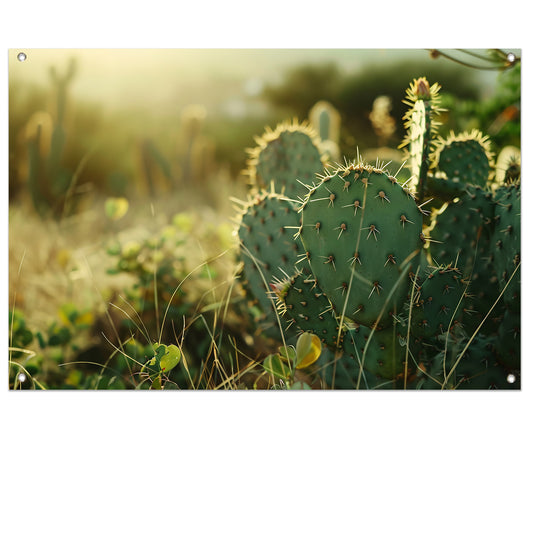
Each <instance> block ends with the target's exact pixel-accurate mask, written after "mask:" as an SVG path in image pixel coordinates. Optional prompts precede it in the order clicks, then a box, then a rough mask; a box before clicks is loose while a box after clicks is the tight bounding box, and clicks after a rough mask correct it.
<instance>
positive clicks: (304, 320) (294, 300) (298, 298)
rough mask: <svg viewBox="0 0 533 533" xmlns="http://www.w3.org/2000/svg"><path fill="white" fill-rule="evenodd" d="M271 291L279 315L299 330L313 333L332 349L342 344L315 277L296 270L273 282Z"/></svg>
mask: <svg viewBox="0 0 533 533" xmlns="http://www.w3.org/2000/svg"><path fill="white" fill-rule="evenodd" d="M273 291H274V294H275V295H276V296H277V299H278V309H279V311H280V314H281V315H282V316H284V317H285V318H286V319H289V320H291V321H292V322H293V323H295V324H296V326H297V327H298V328H299V329H300V330H301V331H309V332H311V333H314V334H315V335H317V336H318V337H319V339H320V341H321V342H322V343H323V344H326V345H328V346H330V347H331V348H333V349H336V348H339V347H342V335H341V334H340V328H339V323H338V321H337V319H336V317H335V315H334V314H333V310H332V308H331V303H330V302H329V300H328V299H327V297H326V295H325V294H324V293H323V292H322V290H321V289H320V287H319V286H318V284H317V282H316V280H314V279H313V278H312V277H306V276H305V275H304V274H302V273H301V272H298V273H296V274H295V275H294V276H292V277H291V278H288V279H285V280H284V281H282V282H280V283H276V284H273Z"/></svg>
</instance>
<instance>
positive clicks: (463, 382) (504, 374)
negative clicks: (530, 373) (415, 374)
mask: <svg viewBox="0 0 533 533" xmlns="http://www.w3.org/2000/svg"><path fill="white" fill-rule="evenodd" d="M467 342H469V341H468V340H467V338H465V339H463V341H462V342H461V343H457V344H455V345H449V346H448V348H449V349H448V350H447V351H446V352H444V351H443V352H441V353H439V354H438V355H437V356H436V357H435V359H434V361H433V364H432V368H431V374H432V376H433V377H435V378H436V380H437V381H438V382H439V383H440V384H441V385H442V384H443V383H444V368H446V375H447V380H446V384H445V388H457V389H474V390H486V389H516V388H520V383H519V380H516V381H514V382H511V381H509V380H508V376H509V371H508V370H507V369H506V368H505V367H503V366H502V365H500V364H499V363H498V362H497V360H496V356H495V351H494V344H493V340H492V339H491V338H490V337H488V336H485V335H478V336H476V337H475V338H474V339H473V340H472V341H471V342H470V344H469V345H468V347H466V343H467ZM465 347H466V350H465ZM452 370H453V372H452ZM439 388H440V387H439Z"/></svg>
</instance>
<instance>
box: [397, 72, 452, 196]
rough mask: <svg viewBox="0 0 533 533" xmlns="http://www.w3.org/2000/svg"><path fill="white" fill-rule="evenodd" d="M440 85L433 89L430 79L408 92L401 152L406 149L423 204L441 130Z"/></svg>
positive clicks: (419, 82)
mask: <svg viewBox="0 0 533 533" xmlns="http://www.w3.org/2000/svg"><path fill="white" fill-rule="evenodd" d="M439 91H440V85H439V84H438V83H434V84H433V85H431V86H430V85H429V83H428V81H427V80H426V78H418V79H416V80H413V81H412V82H411V84H410V85H409V88H408V89H407V92H406V99H405V100H404V103H406V104H407V105H408V106H409V109H408V111H407V113H406V114H405V116H404V120H405V124H406V130H407V133H406V135H405V138H404V140H403V142H402V143H401V144H400V146H399V148H405V147H407V148H406V150H407V160H408V162H409V168H410V169H411V173H412V175H413V177H414V179H415V183H417V194H418V198H419V200H420V201H422V200H423V199H424V195H425V188H426V177H427V173H428V169H429V165H430V148H431V143H432V141H433V137H434V136H435V134H436V132H437V130H438V127H439V126H440V124H439V123H438V122H437V120H436V119H437V117H438V115H439V114H440V113H441V111H442V109H440V107H439V105H440V99H441V98H440V95H439Z"/></svg>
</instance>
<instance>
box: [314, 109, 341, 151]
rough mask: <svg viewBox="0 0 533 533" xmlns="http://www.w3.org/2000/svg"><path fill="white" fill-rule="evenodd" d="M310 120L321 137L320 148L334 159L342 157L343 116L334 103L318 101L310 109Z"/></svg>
mask: <svg viewBox="0 0 533 533" xmlns="http://www.w3.org/2000/svg"><path fill="white" fill-rule="evenodd" d="M309 122H310V124H311V126H312V127H313V128H314V130H315V131H317V132H318V136H319V138H320V145H319V148H320V150H321V152H323V153H325V154H327V155H328V158H329V159H330V160H332V161H338V160H339V159H340V148H339V140H340V130H341V116H340V113H339V112H338V111H337V110H336V109H335V107H333V105H332V104H330V103H329V102H326V101H325V100H320V101H319V102H317V103H316V104H315V105H314V106H313V107H312V108H311V110H310V111H309Z"/></svg>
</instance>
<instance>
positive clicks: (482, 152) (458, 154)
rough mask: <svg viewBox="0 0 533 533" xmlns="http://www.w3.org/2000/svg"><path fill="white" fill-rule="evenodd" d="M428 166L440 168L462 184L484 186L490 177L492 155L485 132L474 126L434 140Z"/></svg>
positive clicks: (449, 177) (450, 177)
mask: <svg viewBox="0 0 533 533" xmlns="http://www.w3.org/2000/svg"><path fill="white" fill-rule="evenodd" d="M431 159H432V164H431V166H432V167H437V168H438V169H439V170H440V171H442V172H444V173H445V174H446V176H447V177H448V179H452V180H453V179H455V178H459V179H460V180H461V182H462V183H463V184H464V186H465V187H466V185H479V186H481V187H485V186H486V184H487V182H488V181H489V179H490V178H491V177H492V168H493V155H492V152H491V151H490V143H489V141H488V137H487V136H483V134H482V133H481V132H480V131H478V130H472V131H471V132H470V133H466V132H463V133H461V134H459V135H455V134H454V133H453V132H451V133H450V135H449V136H448V138H447V139H443V138H442V137H441V138H440V139H439V140H438V141H437V142H436V143H435V150H434V151H433V153H432V155H431Z"/></svg>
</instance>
